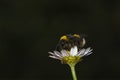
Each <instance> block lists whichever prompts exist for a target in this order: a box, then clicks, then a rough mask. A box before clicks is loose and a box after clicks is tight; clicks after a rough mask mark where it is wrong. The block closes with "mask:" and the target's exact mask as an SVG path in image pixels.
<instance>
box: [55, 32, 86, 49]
mask: <svg viewBox="0 0 120 80" xmlns="http://www.w3.org/2000/svg"><path fill="white" fill-rule="evenodd" d="M85 43H86V41H85V38H84V35H79V34H67V35H63V36H62V37H60V40H59V42H58V44H57V46H56V50H59V51H61V50H62V49H64V50H68V51H70V49H71V48H72V47H74V46H77V47H78V49H79V50H80V49H81V48H83V47H84V45H85Z"/></svg>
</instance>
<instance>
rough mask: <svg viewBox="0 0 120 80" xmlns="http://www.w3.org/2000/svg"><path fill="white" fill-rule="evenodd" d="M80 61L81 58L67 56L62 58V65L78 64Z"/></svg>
mask: <svg viewBox="0 0 120 80" xmlns="http://www.w3.org/2000/svg"><path fill="white" fill-rule="evenodd" d="M79 61H81V57H80V56H65V57H63V58H62V63H63V64H76V63H78V62H79Z"/></svg>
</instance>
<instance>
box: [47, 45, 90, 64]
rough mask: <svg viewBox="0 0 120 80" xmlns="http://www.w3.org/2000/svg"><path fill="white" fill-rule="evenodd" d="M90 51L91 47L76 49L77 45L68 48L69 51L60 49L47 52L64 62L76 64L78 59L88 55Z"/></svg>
mask: <svg viewBox="0 0 120 80" xmlns="http://www.w3.org/2000/svg"><path fill="white" fill-rule="evenodd" d="M91 53H92V49H91V48H87V49H81V50H79V51H78V48H77V46H74V47H72V48H71V49H70V51H67V50H61V51H60V52H59V51H53V52H49V54H50V55H49V57H51V58H54V59H58V60H60V61H61V62H62V63H64V64H73V63H74V64H76V63H78V62H79V61H81V58H82V57H83V56H87V55H90V54H91Z"/></svg>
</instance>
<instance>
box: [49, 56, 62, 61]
mask: <svg viewBox="0 0 120 80" xmlns="http://www.w3.org/2000/svg"><path fill="white" fill-rule="evenodd" d="M49 57H51V58H54V59H59V60H61V58H59V57H56V56H51V55H50V56H49Z"/></svg>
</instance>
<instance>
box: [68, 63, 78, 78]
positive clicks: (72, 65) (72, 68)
mask: <svg viewBox="0 0 120 80" xmlns="http://www.w3.org/2000/svg"><path fill="white" fill-rule="evenodd" d="M69 66H70V69H71V73H72V77H73V80H77V76H76V72H75V64H69Z"/></svg>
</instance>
